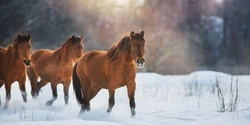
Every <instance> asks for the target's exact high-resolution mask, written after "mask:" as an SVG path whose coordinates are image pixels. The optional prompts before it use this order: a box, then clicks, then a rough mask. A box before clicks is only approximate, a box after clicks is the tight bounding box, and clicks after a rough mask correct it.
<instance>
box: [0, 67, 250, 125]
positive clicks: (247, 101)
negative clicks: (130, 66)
mask: <svg viewBox="0 0 250 125" xmlns="http://www.w3.org/2000/svg"><path fill="white" fill-rule="evenodd" d="M136 82H137V89H136V93H135V101H136V115H135V116H134V117H131V115H130V109H129V103H128V98H127V91H126V87H122V88H119V89H117V90H116V94H115V101H116V104H115V106H114V108H113V110H112V112H111V113H107V112H106V109H107V107H108V91H107V90H101V91H100V92H99V93H98V95H97V96H96V97H95V98H94V99H93V100H92V101H91V110H90V112H86V113H84V114H83V115H78V113H79V111H80V106H79V105H78V104H77V101H76V99H75V95H74V93H73V88H72V86H71V87H70V98H69V105H67V106H65V105H64V97H63V87H62V85H58V99H57V100H56V101H55V103H54V104H53V106H50V107H48V106H46V105H45V103H46V101H48V100H49V99H51V97H52V94H51V89H50V85H49V84H48V85H46V86H45V87H44V88H42V91H41V93H40V96H39V98H38V99H36V100H34V99H32V97H31V95H30V90H31V89H30V84H29V81H28V80H27V82H26V89H27V93H28V103H24V102H23V101H22V97H21V93H20V90H19V88H18V84H17V83H14V84H13V85H12V91H11V93H12V99H11V101H10V105H9V108H8V109H5V108H4V107H3V105H2V106H0V124H4V125H44V124H46V125H57V124H58V125H69V124H77V125H80V124H82V125H118V124H119V125H148V124H154V125H183V124H190V125H249V124H250V76H233V77H231V75H229V74H224V73H219V72H212V71H199V72H194V73H191V74H189V75H180V76H169V75H165V76H163V75H159V74H155V73H138V74H137V77H136ZM216 82H217V83H219V85H220V88H221V91H222V94H223V97H224V102H225V109H227V108H228V104H229V102H230V84H231V83H232V84H233V93H234V96H235V95H236V94H235V93H236V89H235V88H236V87H235V85H236V83H238V90H239V91H238V101H237V103H238V105H237V109H236V111H234V112H229V111H225V112H223V113H222V112H219V107H220V106H219V104H220V101H219V99H218V95H217V88H216ZM0 96H1V100H2V103H5V89H4V86H3V87H2V88H0Z"/></svg>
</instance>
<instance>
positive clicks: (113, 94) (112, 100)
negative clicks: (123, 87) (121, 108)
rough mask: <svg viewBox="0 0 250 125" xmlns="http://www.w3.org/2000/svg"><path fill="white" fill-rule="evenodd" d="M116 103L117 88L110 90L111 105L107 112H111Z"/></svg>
mask: <svg viewBox="0 0 250 125" xmlns="http://www.w3.org/2000/svg"><path fill="white" fill-rule="evenodd" d="M114 105H115V90H109V106H108V109H107V112H108V113H109V112H111V110H112V108H113V107H114Z"/></svg>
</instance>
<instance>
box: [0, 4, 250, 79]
mask: <svg viewBox="0 0 250 125" xmlns="http://www.w3.org/2000/svg"><path fill="white" fill-rule="evenodd" d="M0 13H1V14H0V17H1V19H0V24H1V25H0V29H1V30H0V46H8V45H10V44H12V42H13V39H14V38H15V37H16V35H17V34H19V33H28V34H30V35H31V38H32V41H31V42H32V43H31V44H32V51H35V50H37V49H42V48H46V49H51V50H54V49H56V48H58V47H60V46H61V45H62V43H63V42H65V40H66V39H67V38H68V37H70V36H72V35H78V36H80V35H83V36H84V40H83V44H84V46H85V47H84V49H85V50H84V52H87V51H89V50H93V49H98V50H109V49H110V48H111V47H112V45H113V44H114V43H115V42H117V41H118V40H119V39H120V38H121V37H122V36H124V35H128V34H129V32H131V31H135V32H140V31H142V30H143V31H144V32H145V38H146V46H145V47H146V49H145V54H146V55H145V59H146V65H145V67H144V68H143V69H140V70H138V71H139V72H156V73H159V74H167V75H176V74H188V73H191V72H193V71H197V70H213V71H221V72H225V73H230V74H235V75H241V74H250V67H249V66H250V0H1V4H0Z"/></svg>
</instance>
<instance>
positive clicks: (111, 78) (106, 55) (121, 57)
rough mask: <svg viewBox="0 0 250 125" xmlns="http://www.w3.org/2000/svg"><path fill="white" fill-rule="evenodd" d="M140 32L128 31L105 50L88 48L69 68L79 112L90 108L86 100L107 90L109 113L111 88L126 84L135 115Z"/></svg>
mask: <svg viewBox="0 0 250 125" xmlns="http://www.w3.org/2000/svg"><path fill="white" fill-rule="evenodd" d="M144 45H145V39H144V32H143V31H141V32H140V33H134V32H133V31H132V32H131V33H130V36H126V37H124V38H122V39H121V40H120V41H119V42H117V43H116V44H115V45H114V46H113V47H112V48H111V49H110V50H109V51H108V52H107V51H97V50H92V51H89V52H87V53H86V54H84V55H83V56H82V57H81V58H80V59H79V61H78V62H77V63H76V65H75V66H74V69H73V87H74V90H75V94H76V99H77V101H78V102H79V103H80V104H81V110H80V113H82V112H85V111H89V110H90V100H91V99H92V98H94V97H95V96H96V94H97V93H98V92H99V91H100V90H101V89H102V88H105V89H108V91H109V106H108V110H107V112H111V110H112V108H113V106H114V104H115V101H114V94H115V89H117V88H119V87H122V86H125V85H126V86H127V91H128V98H129V104H130V109H131V115H132V116H134V115H135V100H134V94H135V87H136V83H135V77H136V66H137V67H138V68H142V67H143V65H144V62H145V59H144Z"/></svg>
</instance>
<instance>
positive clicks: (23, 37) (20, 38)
mask: <svg viewBox="0 0 250 125" xmlns="http://www.w3.org/2000/svg"><path fill="white" fill-rule="evenodd" d="M27 41H30V35H29V34H18V36H17V37H16V38H15V39H14V42H13V45H14V46H17V44H18V43H21V42H27Z"/></svg>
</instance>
